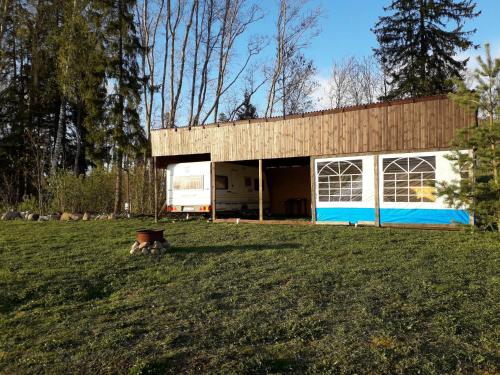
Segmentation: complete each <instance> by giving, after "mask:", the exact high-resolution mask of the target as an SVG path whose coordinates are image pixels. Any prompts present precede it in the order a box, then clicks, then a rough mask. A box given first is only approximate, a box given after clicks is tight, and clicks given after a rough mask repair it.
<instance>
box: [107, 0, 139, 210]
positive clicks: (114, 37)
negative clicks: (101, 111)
mask: <svg viewBox="0 0 500 375" xmlns="http://www.w3.org/2000/svg"><path fill="white" fill-rule="evenodd" d="M99 3H100V4H101V6H102V8H101V9H102V14H103V21H104V23H105V29H104V33H105V39H106V51H107V53H108V63H107V76H108V78H109V79H111V81H112V82H114V89H113V93H111V94H110V95H108V101H109V103H108V104H109V122H110V123H111V124H112V138H113V143H114V149H113V159H114V164H115V168H116V183H115V203H114V212H115V213H118V212H120V211H121V208H122V207H121V206H122V197H121V190H122V180H123V161H124V156H126V155H131V156H137V154H138V153H141V152H143V151H144V146H145V134H144V130H143V129H142V128H141V126H140V121H139V114H138V107H139V103H140V87H141V83H140V77H139V69H138V65H137V56H138V54H139V49H140V44H139V39H138V36H137V30H136V25H135V21H134V13H133V9H134V6H135V3H136V1H135V0H99Z"/></svg>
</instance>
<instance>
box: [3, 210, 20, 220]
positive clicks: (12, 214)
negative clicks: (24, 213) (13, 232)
mask: <svg viewBox="0 0 500 375" xmlns="http://www.w3.org/2000/svg"><path fill="white" fill-rule="evenodd" d="M21 218H22V217H21V214H20V213H19V212H17V211H8V212H6V213H5V214H3V215H2V220H15V219H21Z"/></svg>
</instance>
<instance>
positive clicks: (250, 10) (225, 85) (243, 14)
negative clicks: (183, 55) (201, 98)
mask: <svg viewBox="0 0 500 375" xmlns="http://www.w3.org/2000/svg"><path fill="white" fill-rule="evenodd" d="M220 14H221V15H222V16H221V17H220V19H221V26H220V35H221V36H220V40H219V56H218V62H217V63H218V71H217V85H216V89H215V92H214V102H213V104H212V106H211V107H210V108H209V109H208V111H207V113H206V114H205V117H204V118H203V120H202V121H201V123H202V124H204V123H205V122H206V121H207V119H208V118H209V117H210V116H211V114H212V113H213V118H214V122H216V121H217V116H218V112H219V104H220V100H221V97H222V95H224V93H226V92H227V90H229V89H230V88H231V87H232V86H233V85H234V83H235V82H236V81H237V80H238V79H239V78H240V76H241V75H242V73H243V72H244V71H245V69H246V68H247V66H248V64H249V62H250V60H251V59H252V57H253V56H255V55H257V54H259V53H260V51H261V50H262V48H263V41H262V40H260V39H252V40H250V41H249V43H248V46H247V54H246V58H245V59H244V62H243V64H241V66H240V68H239V69H238V70H237V73H236V74H235V75H234V76H233V79H232V80H229V81H228V73H229V72H228V65H229V63H230V58H231V55H232V52H233V50H234V47H235V43H236V42H237V40H238V39H239V38H240V37H241V35H243V33H244V32H245V31H247V29H248V28H249V26H250V25H251V24H253V23H255V22H257V21H258V20H260V19H261V18H262V17H263V15H262V12H261V11H260V8H259V7H258V6H257V5H256V4H251V3H250V1H249V0H225V5H224V7H223V9H222V10H221V11H220Z"/></svg>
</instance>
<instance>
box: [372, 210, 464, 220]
mask: <svg viewBox="0 0 500 375" xmlns="http://www.w3.org/2000/svg"><path fill="white" fill-rule="evenodd" d="M380 222H381V223H382V224H384V223H393V224H469V214H468V212H467V211H465V210H455V209H418V208H417V209H412V208H381V209H380Z"/></svg>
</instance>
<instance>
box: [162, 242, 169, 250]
mask: <svg viewBox="0 0 500 375" xmlns="http://www.w3.org/2000/svg"><path fill="white" fill-rule="evenodd" d="M161 245H162V246H163V248H164V249H165V250H167V249H169V248H170V242H168V241H167V240H164V241H163V242H162V243H161Z"/></svg>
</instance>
